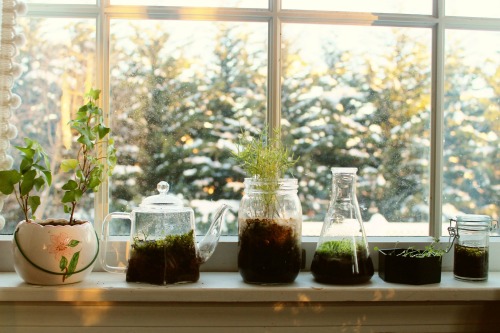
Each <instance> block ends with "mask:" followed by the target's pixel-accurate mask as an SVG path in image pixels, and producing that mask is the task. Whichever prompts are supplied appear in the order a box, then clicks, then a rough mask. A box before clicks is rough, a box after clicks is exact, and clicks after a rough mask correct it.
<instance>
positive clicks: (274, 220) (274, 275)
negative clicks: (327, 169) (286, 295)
mask: <svg viewBox="0 0 500 333" xmlns="http://www.w3.org/2000/svg"><path fill="white" fill-rule="evenodd" d="M297 189H298V184H297V180H296V179H280V180H275V181H265V180H259V179H256V178H246V179H245V195H244V196H243V198H242V199H241V204H240V208H239V211H238V235H239V242H238V269H239V272H240V274H241V276H242V277H243V280H244V281H245V282H246V283H256V284H275V283H276V284H278V283H291V282H293V281H294V280H295V278H296V277H297V275H298V274H299V271H300V266H301V238H302V207H301V204H300V201H299V198H298V196H297Z"/></svg>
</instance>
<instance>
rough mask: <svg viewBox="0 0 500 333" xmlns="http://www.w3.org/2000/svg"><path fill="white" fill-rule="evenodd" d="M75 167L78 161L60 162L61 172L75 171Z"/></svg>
mask: <svg viewBox="0 0 500 333" xmlns="http://www.w3.org/2000/svg"><path fill="white" fill-rule="evenodd" d="M77 166H78V160H76V159H67V160H64V161H62V162H61V170H62V171H63V172H68V171H71V170H75V169H76V167H77Z"/></svg>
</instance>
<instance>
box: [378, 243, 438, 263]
mask: <svg viewBox="0 0 500 333" xmlns="http://www.w3.org/2000/svg"><path fill="white" fill-rule="evenodd" d="M438 243H439V238H434V240H433V242H432V243H431V244H429V245H427V246H425V247H424V249H423V250H419V249H415V248H414V247H412V246H410V247H409V248H407V249H404V251H401V252H399V253H398V254H396V255H397V256H399V257H411V258H427V257H441V256H443V255H444V254H445V253H446V252H447V251H446V250H443V249H440V248H437V247H436V245H437V244H438ZM394 247H395V248H397V247H398V243H396V245H395V246H394ZM374 249H375V251H378V250H379V248H378V247H375V248H374ZM387 254H388V255H393V254H394V252H390V253H387Z"/></svg>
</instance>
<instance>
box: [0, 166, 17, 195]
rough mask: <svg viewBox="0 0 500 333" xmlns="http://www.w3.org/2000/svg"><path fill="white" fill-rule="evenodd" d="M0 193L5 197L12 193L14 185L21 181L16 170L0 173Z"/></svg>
mask: <svg viewBox="0 0 500 333" xmlns="http://www.w3.org/2000/svg"><path fill="white" fill-rule="evenodd" d="M0 179H2V181H1V182H0V192H2V193H3V194H5V195H8V194H11V193H12V192H14V185H15V184H17V183H19V181H20V180H21V174H20V173H19V172H18V171H16V170H2V171H0Z"/></svg>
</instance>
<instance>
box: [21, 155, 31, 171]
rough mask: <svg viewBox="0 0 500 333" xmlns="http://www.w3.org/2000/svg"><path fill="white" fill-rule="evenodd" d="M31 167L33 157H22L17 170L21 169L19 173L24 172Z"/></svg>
mask: <svg viewBox="0 0 500 333" xmlns="http://www.w3.org/2000/svg"><path fill="white" fill-rule="evenodd" d="M32 167H33V159H32V158H23V159H22V161H21V165H20V166H19V171H21V173H26V172H28V171H29V170H30V169H31V168H32Z"/></svg>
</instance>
